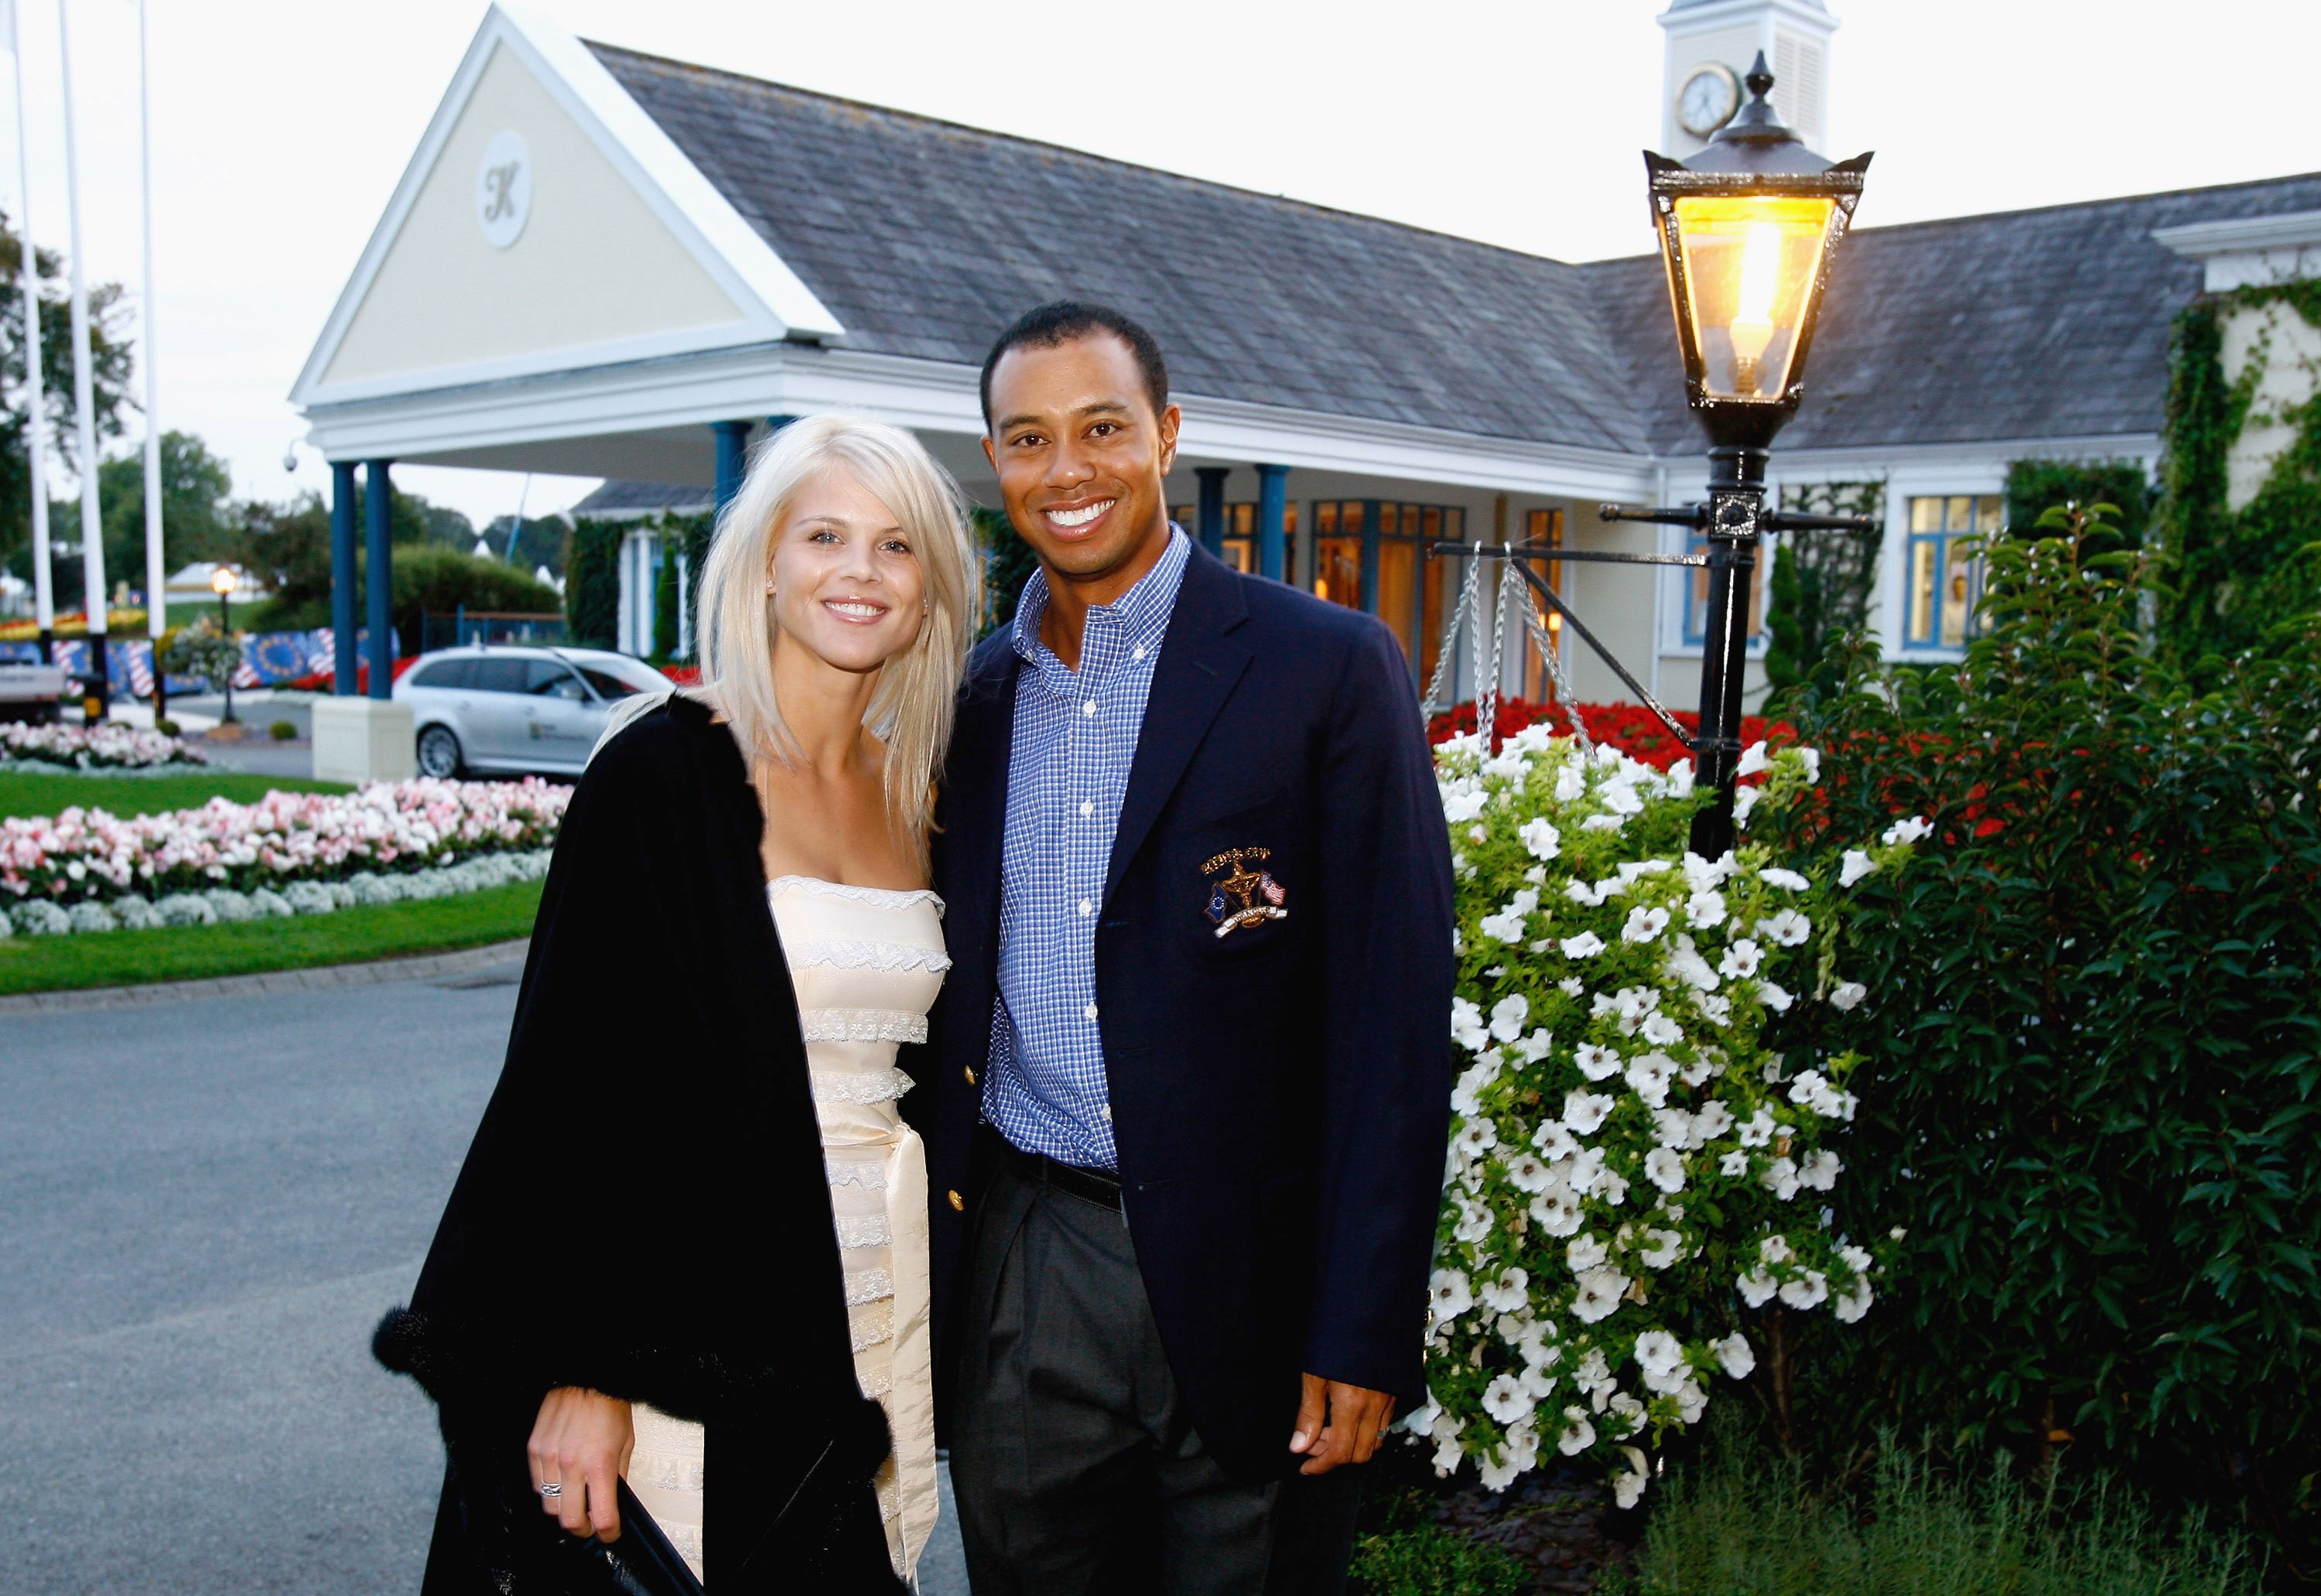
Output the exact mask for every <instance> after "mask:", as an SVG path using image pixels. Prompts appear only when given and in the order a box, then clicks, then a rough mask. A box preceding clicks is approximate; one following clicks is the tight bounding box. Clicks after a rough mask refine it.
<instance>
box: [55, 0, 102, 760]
mask: <svg viewBox="0 0 2321 1596" xmlns="http://www.w3.org/2000/svg"><path fill="white" fill-rule="evenodd" d="M71 12H72V0H57V53H58V55H59V59H61V61H62V64H63V67H64V86H65V214H66V216H67V218H68V222H69V223H70V229H69V231H70V233H71V236H72V340H73V409H74V411H75V412H76V415H75V416H74V420H75V421H76V422H77V424H78V426H79V437H80V568H81V587H82V588H83V590H84V597H83V599H82V603H81V608H82V610H83V611H84V612H85V613H86V615H87V616H88V672H87V674H88V697H87V698H86V699H85V700H84V701H83V703H82V707H81V714H82V718H83V719H84V720H86V721H87V722H89V723H91V724H94V723H96V722H97V721H101V720H103V719H104V718H105V711H106V709H107V707H108V705H107V699H108V698H110V696H111V695H110V692H109V684H108V683H107V681H106V679H105V678H106V671H105V517H104V515H102V513H101V512H100V510H99V508H98V506H97V487H96V477H97V471H96V467H97V460H96V379H95V377H94V374H93V373H92V372H91V370H90V369H89V354H88V273H87V270H86V268H85V267H84V265H83V264H82V261H83V257H82V254H81V243H80V156H79V150H77V148H76V143H77V141H76V139H75V137H74V128H73V75H72V23H71Z"/></svg>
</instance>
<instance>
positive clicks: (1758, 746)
mask: <svg viewBox="0 0 2321 1596" xmlns="http://www.w3.org/2000/svg"><path fill="white" fill-rule="evenodd" d="M1764 768H1765V744H1764V742H1763V740H1762V739H1760V740H1758V741H1757V742H1754V743H1750V744H1749V746H1748V747H1746V748H1744V749H1743V750H1742V751H1741V762H1740V763H1739V764H1737V765H1735V766H1734V767H1733V773H1734V775H1735V776H1754V775H1755V774H1757V772H1758V771H1761V770H1763V769H1764Z"/></svg>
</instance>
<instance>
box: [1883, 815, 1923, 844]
mask: <svg viewBox="0 0 2321 1596" xmlns="http://www.w3.org/2000/svg"><path fill="white" fill-rule="evenodd" d="M1933 834H1934V825H1933V823H1932V822H1930V821H1928V820H1927V819H1926V817H1925V816H1923V815H1913V816H1910V817H1909V818H1908V819H1907V820H1897V821H1896V822H1895V823H1894V824H1893V825H1889V826H1888V827H1887V828H1886V832H1885V834H1884V835H1882V836H1880V838H1879V839H1878V840H1879V841H1880V842H1881V843H1883V844H1886V845H1887V846H1888V847H1889V848H1890V847H1893V846H1894V845H1895V844H1898V843H1915V842H1916V841H1917V840H1918V839H1919V838H1920V837H1924V836H1932V835H1933Z"/></svg>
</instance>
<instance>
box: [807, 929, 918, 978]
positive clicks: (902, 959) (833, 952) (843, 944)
mask: <svg viewBox="0 0 2321 1596" xmlns="http://www.w3.org/2000/svg"><path fill="white" fill-rule="evenodd" d="M789 955H790V968H791V969H793V970H804V969H806V968H808V967H810V966H813V965H816V964H828V965H831V966H833V968H835V969H839V970H876V971H879V972H880V973H881V974H890V973H892V972H893V971H897V970H925V971H933V973H935V974H937V975H940V974H942V972H943V971H946V970H949V969H950V968H951V955H950V954H949V953H945V952H943V951H942V949H941V948H920V947H913V946H911V945H910V944H908V943H902V942H858V941H855V940H852V939H851V938H839V939H837V940H835V941H831V942H802V943H799V944H796V945H795V946H793V947H792V948H791V949H790V950H789Z"/></svg>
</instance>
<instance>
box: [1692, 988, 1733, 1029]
mask: <svg viewBox="0 0 2321 1596" xmlns="http://www.w3.org/2000/svg"><path fill="white" fill-rule="evenodd" d="M1692 1006H1693V1007H1694V1008H1698V1010H1700V1016H1701V1017H1702V1018H1703V1019H1705V1020H1707V1022H1708V1023H1709V1024H1710V1025H1712V1026H1722V1025H1726V1024H1729V1023H1730V1022H1731V1020H1732V1018H1733V999H1730V998H1727V997H1725V995H1724V994H1723V993H1721V992H1695V993H1694V994H1693V995H1692Z"/></svg>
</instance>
